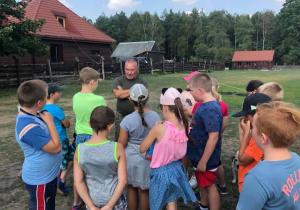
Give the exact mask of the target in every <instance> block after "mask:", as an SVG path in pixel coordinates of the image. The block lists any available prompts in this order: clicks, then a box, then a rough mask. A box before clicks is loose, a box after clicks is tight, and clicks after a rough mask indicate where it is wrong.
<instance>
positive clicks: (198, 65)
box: [198, 61, 201, 70]
mask: <svg viewBox="0 0 300 210" xmlns="http://www.w3.org/2000/svg"><path fill="white" fill-rule="evenodd" d="M200 67H201V61H199V65H198V70H200Z"/></svg>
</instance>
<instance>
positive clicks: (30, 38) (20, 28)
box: [0, 0, 49, 57]
mask: <svg viewBox="0 0 300 210" xmlns="http://www.w3.org/2000/svg"><path fill="white" fill-rule="evenodd" d="M26 6H27V4H26V2H24V1H22V2H16V1H15V0H0V23H2V24H0V56H11V55H12V56H16V55H18V56H24V55H26V54H32V55H33V57H34V56H43V55H45V54H46V53H47V52H48V51H49V47H48V46H47V45H45V44H43V43H41V40H40V37H39V36H36V35H34V33H35V32H36V31H37V30H41V28H42V26H43V24H44V23H45V21H44V20H30V19H26V18H25V8H26Z"/></svg>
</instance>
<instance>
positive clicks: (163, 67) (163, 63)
mask: <svg viewBox="0 0 300 210" xmlns="http://www.w3.org/2000/svg"><path fill="white" fill-rule="evenodd" d="M162 72H164V73H166V72H165V57H162Z"/></svg>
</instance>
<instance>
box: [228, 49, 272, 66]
mask: <svg viewBox="0 0 300 210" xmlns="http://www.w3.org/2000/svg"><path fill="white" fill-rule="evenodd" d="M274 53H275V51H274V50H263V51H246V50H245V51H235V53H234V55H233V58H232V66H233V69H259V70H260V69H269V70H272V68H273V66H274V61H273V59H274Z"/></svg>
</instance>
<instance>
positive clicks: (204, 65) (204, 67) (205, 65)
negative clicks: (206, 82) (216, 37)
mask: <svg viewBox="0 0 300 210" xmlns="http://www.w3.org/2000/svg"><path fill="white" fill-rule="evenodd" d="M205 68H206V60H205V61H204V69H203V70H205Z"/></svg>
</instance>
